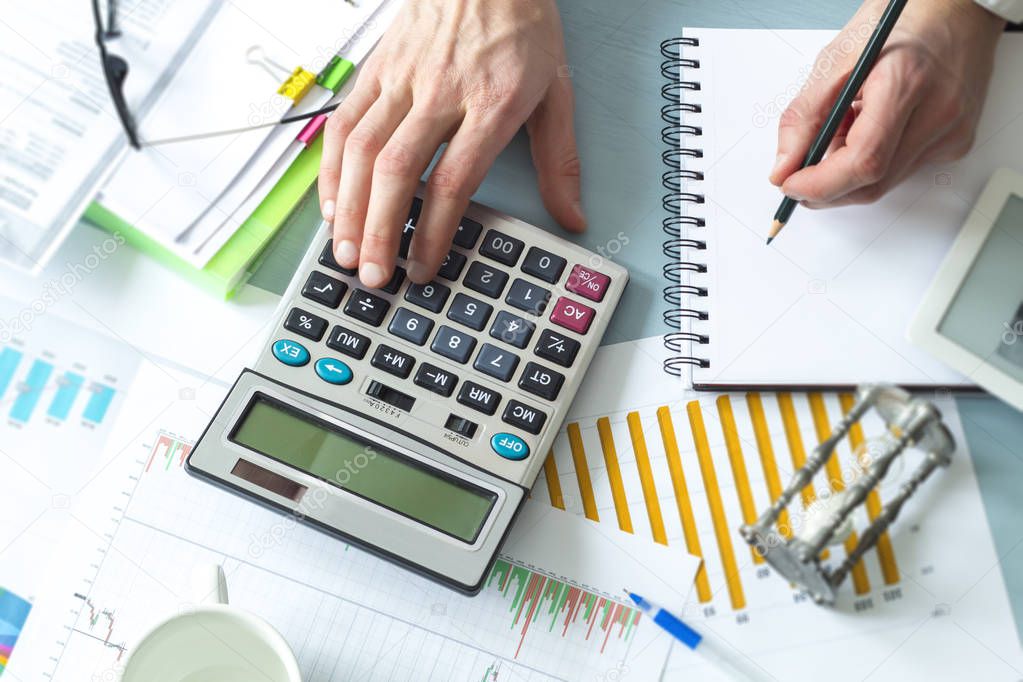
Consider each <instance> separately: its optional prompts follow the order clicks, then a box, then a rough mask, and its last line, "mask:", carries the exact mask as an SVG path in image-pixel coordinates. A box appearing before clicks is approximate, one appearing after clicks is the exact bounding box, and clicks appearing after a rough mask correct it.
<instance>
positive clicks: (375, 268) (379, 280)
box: [359, 263, 387, 289]
mask: <svg viewBox="0 0 1023 682" xmlns="http://www.w3.org/2000/svg"><path fill="white" fill-rule="evenodd" d="M359 279H361V280H362V283H363V284H365V285H366V286H368V287H371V288H373V289H376V288H377V287H381V286H383V285H384V284H386V283H387V281H386V280H387V278H386V277H385V276H384V269H383V268H382V267H380V266H379V265H377V264H376V263H363V264H362V267H360V268H359Z"/></svg>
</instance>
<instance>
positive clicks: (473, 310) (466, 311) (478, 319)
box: [448, 294, 494, 331]
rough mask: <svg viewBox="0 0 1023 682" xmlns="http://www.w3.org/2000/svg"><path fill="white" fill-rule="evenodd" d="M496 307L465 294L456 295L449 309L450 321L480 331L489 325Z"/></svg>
mask: <svg viewBox="0 0 1023 682" xmlns="http://www.w3.org/2000/svg"><path fill="white" fill-rule="evenodd" d="M492 312H494V307H493V306H492V305H490V304H489V303H484V302H483V301H479V300H477V299H475V298H472V297H471V296H466V295H465V294H455V298H454V300H453V301H451V307H450V308H448V319H449V320H454V321H455V322H458V323H459V324H464V325H465V326H466V327H468V328H469V329H475V330H476V331H480V330H481V329H483V327H485V326H486V325H487V320H489V319H490V313H492Z"/></svg>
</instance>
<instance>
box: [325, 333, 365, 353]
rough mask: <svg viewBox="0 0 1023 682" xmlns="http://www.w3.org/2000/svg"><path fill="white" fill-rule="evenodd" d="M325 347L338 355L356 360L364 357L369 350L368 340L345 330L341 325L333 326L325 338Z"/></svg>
mask: <svg viewBox="0 0 1023 682" xmlns="http://www.w3.org/2000/svg"><path fill="white" fill-rule="evenodd" d="M327 347H328V348H333V349H334V350H336V351H337V352H339V353H344V354H345V355H350V356H351V357H353V358H355V359H356V360H362V359H363V358H364V357H366V351H368V350H369V338H368V337H366V336H363V335H362V334H356V333H355V332H353V331H352V330H351V329H345V328H344V327H342V326H341V325H334V328H333V329H331V330H330V336H328V337H327Z"/></svg>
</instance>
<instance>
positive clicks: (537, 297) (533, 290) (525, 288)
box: [504, 278, 551, 315]
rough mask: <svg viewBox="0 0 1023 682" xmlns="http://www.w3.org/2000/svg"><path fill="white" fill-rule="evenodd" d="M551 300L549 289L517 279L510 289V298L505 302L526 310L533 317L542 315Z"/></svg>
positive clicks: (507, 297)
mask: <svg viewBox="0 0 1023 682" xmlns="http://www.w3.org/2000/svg"><path fill="white" fill-rule="evenodd" d="M550 298H551V292H550V290H549V289H544V288H543V287H541V286H538V285H536V284H532V283H531V282H527V281H526V280H524V279H521V278H520V279H516V280H515V281H514V282H512V285H511V288H510V289H508V296H506V297H505V299H504V302H505V303H507V304H508V305H510V306H514V307H516V308H518V309H519V310H525V311H526V312H527V313H529V314H531V315H542V314H543V311H544V310H545V309H546V308H547V302H548V301H549V300H550Z"/></svg>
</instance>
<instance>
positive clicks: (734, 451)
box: [717, 395, 764, 564]
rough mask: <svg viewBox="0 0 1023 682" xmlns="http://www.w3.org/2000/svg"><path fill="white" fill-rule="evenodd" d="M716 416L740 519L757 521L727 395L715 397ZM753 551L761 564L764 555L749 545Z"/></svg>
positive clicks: (755, 509) (754, 556)
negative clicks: (740, 514) (730, 468)
mask: <svg viewBox="0 0 1023 682" xmlns="http://www.w3.org/2000/svg"><path fill="white" fill-rule="evenodd" d="M717 407H718V416H719V417H720V419H721V431H722V432H723V433H724V436H725V449H726V450H727V451H728V461H729V463H730V464H731V465H732V479H733V480H734V481H735V489H736V491H737V492H738V495H739V507H740V508H741V509H742V520H743V521H744V522H746V523H748V524H754V523H756V522H757V508H756V506H755V505H754V504H753V491H752V490H750V487H749V475H748V474H747V473H746V460H744V459H743V456H742V446H741V445H740V444H739V429H738V428H737V427H736V426H735V413H734V412H733V411H732V401H731V399H730V398H729V397H728V396H727V395H723V396H720V397H719V398H718V399H717ZM750 551H751V552H752V553H753V561H754V563H758V564H761V563H763V562H764V557H762V556H760V553H759V552H757V551H756V550H755V549H754V548H752V547H750Z"/></svg>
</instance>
